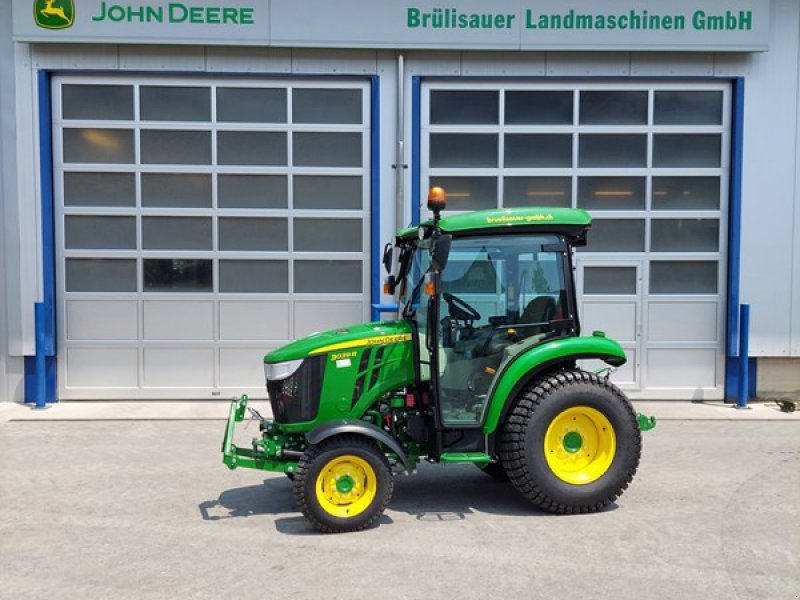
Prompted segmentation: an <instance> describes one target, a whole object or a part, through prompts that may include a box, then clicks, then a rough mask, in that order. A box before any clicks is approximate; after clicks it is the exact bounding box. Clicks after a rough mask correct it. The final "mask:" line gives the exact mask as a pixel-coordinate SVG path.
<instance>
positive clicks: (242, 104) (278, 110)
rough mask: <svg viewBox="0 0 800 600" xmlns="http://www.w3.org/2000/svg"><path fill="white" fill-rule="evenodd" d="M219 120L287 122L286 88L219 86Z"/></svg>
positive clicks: (229, 121)
mask: <svg viewBox="0 0 800 600" xmlns="http://www.w3.org/2000/svg"><path fill="white" fill-rule="evenodd" d="M217 121H222V122H228V123H285V122H286V90H284V89H247V88H217Z"/></svg>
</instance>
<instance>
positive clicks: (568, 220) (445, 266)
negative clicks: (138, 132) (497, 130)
mask: <svg viewBox="0 0 800 600" xmlns="http://www.w3.org/2000/svg"><path fill="white" fill-rule="evenodd" d="M431 195H432V196H435V198H436V200H435V202H434V204H433V205H432V206H433V209H434V215H435V216H434V219H433V220H432V221H430V222H428V223H425V224H423V225H422V226H420V227H419V228H418V229H416V230H410V229H409V230H405V231H403V232H401V234H400V235H399V236H398V239H397V244H396V245H397V247H398V248H399V249H400V256H399V271H398V275H397V276H396V277H394V276H392V275H389V277H388V283H389V287H390V288H393V289H395V291H396V292H397V294H398V297H399V300H400V303H401V307H402V308H401V316H402V318H403V319H406V320H408V321H409V322H411V324H412V329H413V331H415V333H416V335H415V336H414V337H415V343H416V344H417V346H418V347H417V352H418V353H419V363H420V369H419V371H420V373H419V375H420V380H421V381H422V382H427V383H428V385H429V386H430V388H431V393H432V395H433V397H434V398H435V400H436V402H435V403H436V405H437V406H438V407H439V414H440V419H441V424H442V425H443V426H445V427H450V428H461V427H464V428H470V427H480V426H482V425H483V423H484V418H485V414H486V409H487V404H488V400H489V397H490V392H491V390H492V389H493V387H494V385H495V383H496V381H497V379H498V374H500V373H503V372H504V370H505V367H506V366H507V365H508V364H509V363H510V362H511V361H512V360H513V359H514V358H515V357H516V356H517V355H518V354H520V353H521V352H524V351H526V350H528V349H530V348H532V347H534V346H537V345H539V344H542V343H544V342H547V341H549V340H555V339H560V338H566V337H574V336H577V335H579V332H580V326H579V323H578V316H577V310H576V298H575V287H574V284H573V278H572V260H571V247H573V246H576V245H580V244H582V243H585V242H584V240H585V234H586V230H587V229H588V228H589V224H590V219H589V217H588V215H587V214H586V213H584V212H583V211H574V210H565V209H560V210H559V209H538V208H528V209H515V210H514V211H510V210H495V211H483V212H481V213H471V214H466V215H456V216H453V217H450V218H447V219H442V218H441V217H440V214H439V213H440V211H441V210H442V208H444V201H443V200H442V198H443V191H440V188H439V189H437V188H434V189H433V190H432V191H431ZM388 250H389V249H388V248H387V252H388ZM384 264H386V265H387V267H388V265H389V264H390V257H388V255H386V260H385V261H384Z"/></svg>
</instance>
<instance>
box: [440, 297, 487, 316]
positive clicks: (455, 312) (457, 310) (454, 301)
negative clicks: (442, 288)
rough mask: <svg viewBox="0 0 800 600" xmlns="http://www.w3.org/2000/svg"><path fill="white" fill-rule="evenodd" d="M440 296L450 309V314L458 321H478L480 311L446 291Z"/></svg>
mask: <svg viewBox="0 0 800 600" xmlns="http://www.w3.org/2000/svg"><path fill="white" fill-rule="evenodd" d="M442 298H444V301H445V302H447V307H448V308H449V309H450V316H452V317H455V318H456V319H458V320H459V321H470V322H471V321H478V320H480V318H481V313H479V312H478V311H477V310H475V309H474V308H473V307H471V306H470V305H469V304H467V303H466V302H464V301H463V300H462V299H461V298H458V297H457V296H453V294H450V293H448V292H445V293H444V294H442Z"/></svg>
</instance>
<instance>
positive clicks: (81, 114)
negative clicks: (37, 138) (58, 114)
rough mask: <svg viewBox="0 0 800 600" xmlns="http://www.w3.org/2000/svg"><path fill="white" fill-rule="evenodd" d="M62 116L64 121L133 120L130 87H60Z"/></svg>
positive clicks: (131, 91)
mask: <svg viewBox="0 0 800 600" xmlns="http://www.w3.org/2000/svg"><path fill="white" fill-rule="evenodd" d="M61 106H62V115H63V117H64V118H65V119H86V120H104V121H105V120H123V119H124V120H131V119H133V86H132V85H62V86H61Z"/></svg>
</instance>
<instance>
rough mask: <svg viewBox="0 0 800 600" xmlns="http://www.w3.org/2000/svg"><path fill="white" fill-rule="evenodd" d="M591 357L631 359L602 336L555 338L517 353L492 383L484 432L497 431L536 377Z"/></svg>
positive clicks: (619, 361)
mask: <svg viewBox="0 0 800 600" xmlns="http://www.w3.org/2000/svg"><path fill="white" fill-rule="evenodd" d="M590 358H598V359H600V360H602V361H604V362H606V363H607V364H609V365H611V366H614V367H619V366H621V365H624V364H625V362H626V361H627V358H626V357H625V351H624V350H623V349H622V347H621V346H620V345H619V344H618V343H617V342H615V341H614V340H611V339H608V338H606V337H600V336H591V337H588V336H587V337H572V338H564V339H561V340H553V341H551V342H547V343H545V344H541V345H539V346H535V347H533V348H531V349H530V350H527V351H526V352H522V353H521V354H519V355H518V356H516V357H515V358H514V359H513V360H512V361H511V362H509V363H508V364H507V365H506V366H505V367H504V368H503V370H502V372H501V373H500V374H499V376H498V377H497V379H496V380H495V382H494V384H493V385H492V389H491V390H490V392H489V409H488V411H487V413H486V421H485V422H484V424H483V432H484V433H485V434H486V435H491V434H493V433H494V432H495V430H496V429H497V427H498V425H499V424H500V423H502V422H503V419H504V418H505V415H506V413H507V412H508V410H509V409H510V407H511V405H512V403H513V401H514V398H516V397H517V394H519V392H520V391H521V390H522V389H523V388H524V387H525V386H526V385H528V383H529V382H530V381H531V380H532V379H533V378H534V377H536V376H537V375H539V374H541V373H544V372H546V371H551V370H553V369H554V368H557V367H558V366H559V365H562V364H566V365H569V366H572V363H574V361H576V360H580V359H590Z"/></svg>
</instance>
